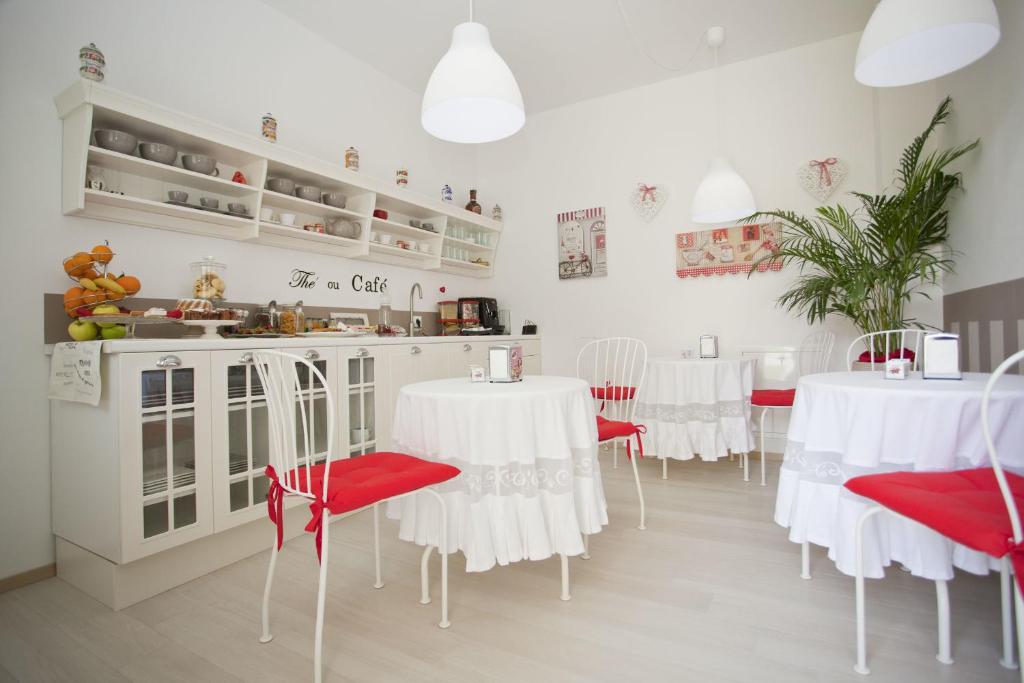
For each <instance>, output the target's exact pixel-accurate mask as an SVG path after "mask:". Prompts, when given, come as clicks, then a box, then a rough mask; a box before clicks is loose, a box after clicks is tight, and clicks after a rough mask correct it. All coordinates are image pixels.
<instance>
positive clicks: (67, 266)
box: [64, 251, 92, 277]
mask: <svg viewBox="0 0 1024 683" xmlns="http://www.w3.org/2000/svg"><path fill="white" fill-rule="evenodd" d="M90 269H92V256H89V254H86V253H85V252H84V251H80V252H78V253H76V254H75V255H74V256H72V257H71V258H69V259H68V260H67V261H65V262H64V272H65V273H67V274H68V275H70V276H71V277H83V276H84V274H85V272H86V271H88V270H90Z"/></svg>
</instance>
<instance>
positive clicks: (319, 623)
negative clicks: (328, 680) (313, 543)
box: [313, 512, 331, 683]
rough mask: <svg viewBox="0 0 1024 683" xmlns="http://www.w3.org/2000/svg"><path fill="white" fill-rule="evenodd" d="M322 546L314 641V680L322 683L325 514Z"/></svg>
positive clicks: (327, 550)
mask: <svg viewBox="0 0 1024 683" xmlns="http://www.w3.org/2000/svg"><path fill="white" fill-rule="evenodd" d="M321 525H322V528H323V531H322V544H321V548H322V549H321V554H320V587H319V589H318V590H317V594H316V634H315V636H314V641H313V680H314V682H315V683H321V681H323V676H324V661H323V654H324V603H325V601H326V599H327V555H328V553H330V550H331V544H330V538H329V536H330V530H331V520H330V516H329V515H328V514H327V513H326V512H324V515H323V520H322V521H321Z"/></svg>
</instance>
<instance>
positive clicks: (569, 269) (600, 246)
mask: <svg viewBox="0 0 1024 683" xmlns="http://www.w3.org/2000/svg"><path fill="white" fill-rule="evenodd" d="M607 275H608V255H607V245H606V243H605V218H604V207H603V206H599V207H595V208H593V209H583V210H580V211H565V212H563V213H560V214H558V279H559V280H571V279H574V278H580V277H605V276H607Z"/></svg>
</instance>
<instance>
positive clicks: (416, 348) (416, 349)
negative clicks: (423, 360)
mask: <svg viewBox="0 0 1024 683" xmlns="http://www.w3.org/2000/svg"><path fill="white" fill-rule="evenodd" d="M421 351H423V349H421V348H420V347H418V346H414V347H412V348H411V349H409V353H411V354H413V355H414V356H415V355H416V354H417V353H420V352H421Z"/></svg>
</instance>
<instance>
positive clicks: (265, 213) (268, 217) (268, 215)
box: [260, 206, 274, 221]
mask: <svg viewBox="0 0 1024 683" xmlns="http://www.w3.org/2000/svg"><path fill="white" fill-rule="evenodd" d="M260 220H261V221H272V220H274V209H273V208H271V207H269V206H263V207H260Z"/></svg>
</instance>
